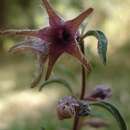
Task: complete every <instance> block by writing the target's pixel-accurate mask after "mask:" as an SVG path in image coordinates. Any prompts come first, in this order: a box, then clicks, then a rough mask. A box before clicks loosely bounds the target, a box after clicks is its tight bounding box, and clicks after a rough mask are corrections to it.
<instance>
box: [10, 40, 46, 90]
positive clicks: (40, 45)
mask: <svg viewBox="0 0 130 130" xmlns="http://www.w3.org/2000/svg"><path fill="white" fill-rule="evenodd" d="M9 51H10V52H12V53H15V52H23V51H32V52H33V53H35V54H36V56H37V60H38V63H37V65H38V74H37V75H36V77H35V78H34V80H33V81H32V83H31V88H34V87H36V85H37V84H38V83H39V81H40V80H41V77H42V73H43V64H44V62H45V61H46V59H47V57H48V45H47V44H45V42H44V41H43V40H41V39H39V38H37V39H28V40H26V41H23V42H21V43H19V44H17V45H15V46H13V47H12V48H11V49H10V50H9Z"/></svg>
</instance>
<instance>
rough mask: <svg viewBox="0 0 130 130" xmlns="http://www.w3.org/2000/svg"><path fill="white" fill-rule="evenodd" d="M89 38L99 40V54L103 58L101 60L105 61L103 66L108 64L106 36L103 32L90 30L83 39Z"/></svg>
mask: <svg viewBox="0 0 130 130" xmlns="http://www.w3.org/2000/svg"><path fill="white" fill-rule="evenodd" d="M87 36H94V37H96V38H97V40H98V47H97V49H98V54H99V56H100V58H101V60H102V61H103V64H106V61H107V58H106V53H107V44H108V41H107V38H106V36H105V35H104V33H103V32H101V31H99V30H90V31H88V32H87V33H85V34H84V35H83V37H82V39H84V38H85V37H87Z"/></svg>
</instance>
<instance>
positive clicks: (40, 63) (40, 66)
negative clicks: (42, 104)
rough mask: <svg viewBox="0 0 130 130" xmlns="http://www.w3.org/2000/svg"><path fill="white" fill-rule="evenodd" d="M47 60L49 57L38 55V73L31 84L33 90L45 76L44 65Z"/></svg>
mask: <svg viewBox="0 0 130 130" xmlns="http://www.w3.org/2000/svg"><path fill="white" fill-rule="evenodd" d="M46 59H47V55H40V54H37V62H38V63H37V65H38V73H37V75H36V77H35V78H34V79H33V81H32V83H31V88H34V87H36V86H37V84H38V83H39V82H40V80H41V78H42V74H43V64H44V63H45V61H46Z"/></svg>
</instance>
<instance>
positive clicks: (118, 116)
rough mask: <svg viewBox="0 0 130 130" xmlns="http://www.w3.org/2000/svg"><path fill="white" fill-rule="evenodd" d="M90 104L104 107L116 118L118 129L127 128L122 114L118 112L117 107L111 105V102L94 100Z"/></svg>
mask: <svg viewBox="0 0 130 130" xmlns="http://www.w3.org/2000/svg"><path fill="white" fill-rule="evenodd" d="M90 105H93V106H99V107H102V108H105V109H106V110H107V111H109V112H110V113H111V114H112V115H113V117H114V118H115V119H116V121H117V122H118V124H119V127H120V129H121V130H127V125H126V122H125V121H124V119H123V117H122V115H121V114H120V112H119V111H118V109H117V108H116V107H115V106H114V105H112V104H111V103H108V102H105V101H100V102H94V103H91V104H90Z"/></svg>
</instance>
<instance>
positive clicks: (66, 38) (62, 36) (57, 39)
mask: <svg viewBox="0 0 130 130" xmlns="http://www.w3.org/2000/svg"><path fill="white" fill-rule="evenodd" d="M51 36H52V38H51V39H52V42H53V43H54V44H60V45H67V44H68V43H69V42H70V41H71V40H72V39H73V37H72V35H71V33H70V32H69V30H67V29H66V28H65V27H58V28H54V29H53V30H52V35H51Z"/></svg>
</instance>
